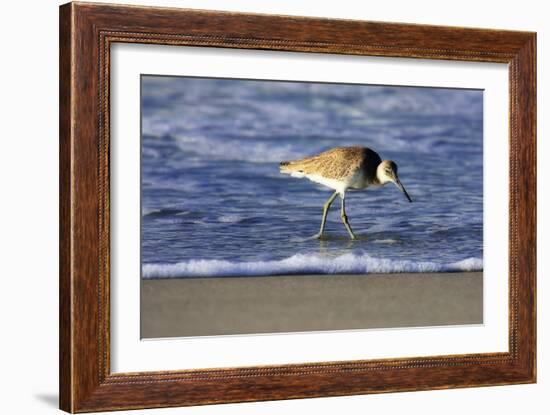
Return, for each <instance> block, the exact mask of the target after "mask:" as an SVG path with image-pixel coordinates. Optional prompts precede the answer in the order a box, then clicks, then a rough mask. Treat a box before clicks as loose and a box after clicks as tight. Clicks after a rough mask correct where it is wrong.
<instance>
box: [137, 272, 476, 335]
mask: <svg viewBox="0 0 550 415" xmlns="http://www.w3.org/2000/svg"><path fill="white" fill-rule="evenodd" d="M480 323H483V273H482V272H456V273H430V274H418V273H411V274H371V275H333V276H331V275H312V276H304V275H300V276H275V277H242V278H180V279H158V280H142V282H141V337H142V338H153V337H183V336H207V335H210V336H211V335H222V334H251V333H280V332H297V331H319V330H343V329H367V328H390V327H418V326H434V325H436V326H440V325H451V324H480Z"/></svg>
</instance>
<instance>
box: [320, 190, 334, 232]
mask: <svg viewBox="0 0 550 415" xmlns="http://www.w3.org/2000/svg"><path fill="white" fill-rule="evenodd" d="M336 196H338V192H334V194H333V195H332V196H331V197H330V198H329V199H328V200H327V202H326V203H325V206H323V219H322V220H321V229H319V233H318V234H316V235H315V238H317V239H319V238H321V236H323V232H324V231H325V223H326V222H327V214H328V210H329V209H330V205H332V202H334V199H336Z"/></svg>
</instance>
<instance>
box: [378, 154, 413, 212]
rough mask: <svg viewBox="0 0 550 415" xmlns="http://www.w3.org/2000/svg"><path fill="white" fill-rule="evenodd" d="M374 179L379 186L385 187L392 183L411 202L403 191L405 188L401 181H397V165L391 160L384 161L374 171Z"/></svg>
mask: <svg viewBox="0 0 550 415" xmlns="http://www.w3.org/2000/svg"><path fill="white" fill-rule="evenodd" d="M376 178H377V179H378V182H379V183H380V184H381V185H385V184H386V183H390V182H391V183H394V184H395V185H396V186H397V188H398V189H399V190H401V191H402V192H403V194H404V195H405V197H406V198H407V199H408V200H409V202H412V199H411V197H410V196H409V194H408V193H407V191H406V190H405V187H404V186H403V185H402V184H401V181H400V180H399V176H398V175H397V164H395V162H394V161H392V160H384V161H382V162H381V163H380V164H379V165H378V168H377V169H376Z"/></svg>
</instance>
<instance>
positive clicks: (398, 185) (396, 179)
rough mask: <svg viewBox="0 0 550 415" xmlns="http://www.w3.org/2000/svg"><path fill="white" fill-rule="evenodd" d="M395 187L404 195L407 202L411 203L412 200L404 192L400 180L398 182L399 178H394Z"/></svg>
mask: <svg viewBox="0 0 550 415" xmlns="http://www.w3.org/2000/svg"><path fill="white" fill-rule="evenodd" d="M394 183H395V185H396V186H397V187H398V188H399V190H401V191H402V192H403V194H404V195H405V197H406V198H407V199H408V200H409V202H411V203H412V199H411V197H410V196H409V194H408V193H407V191H406V190H405V186H403V185H402V184H401V180H399V177H396V178H395V182H394Z"/></svg>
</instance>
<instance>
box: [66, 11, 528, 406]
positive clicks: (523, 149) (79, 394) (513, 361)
mask: <svg viewBox="0 0 550 415" xmlns="http://www.w3.org/2000/svg"><path fill="white" fill-rule="evenodd" d="M117 42H123V43H142V44H162V45H187V46H208V47H217V48H237V49H264V50H279V51H300V52H308V53H331V54H348V55H370V56H382V57H406V58H423V59H445V60H461V61H479V62H500V63H507V64H508V65H509V87H510V89H509V91H510V95H509V99H510V101H509V105H510V118H509V122H510V137H509V144H510V154H509V163H510V188H509V202H510V219H509V220H510V222H509V226H510V232H509V255H510V265H509V266H510V268H509V288H510V289H509V352H506V353H483V354H467V355H452V356H435V357H422V358H395V359H383V360H364V361H344V362H318V363H314V362H307V363H303V364H288V365H282V366H263V367H235V368H229V369H200V368H197V369H193V370H185V371H177V370H174V371H166V372H145V373H111V371H110V320H109V317H110V316H109V312H110V311H109V301H110V291H109V282H110V278H109V264H110V251H109V249H110V248H109V230H110V222H109V200H110V195H109V169H110V166H109V121H110V119H109V91H110V90H109V87H110V85H109V69H110V66H109V65H110V64H109V62H110V46H111V45H112V44H113V43H117ZM59 93H60V309H59V312H60V407H61V409H63V410H65V411H68V412H90V411H105V410H119V409H137V408H153V407H171V406H183V405H200V404H209V403H223V402H244V401H261V400H272V399H290V398H306V397H318V396H341V395H354V394H366V393H379V392H397V391H412V390H426V389H444V388H458V387H472V386H489V385H506V384H517V383H532V382H535V379H536V316H535V298H536V296H535V285H536V281H535V273H536V210H535V209H536V107H535V105H536V34H535V33H528V32H514V31H502V30H485V29H466V28H457V27H439V26H426V25H411V24H394V23H378V22H366V21H350V20H329V19H318V18H302V17H288V16H270V15H255V14H238V13H227V12H212V11H196V10H183V9H169V8H156V7H154V8H152V7H132V6H119V5H116V6H115V5H106V4H86V3H69V4H66V5H63V6H61V8H60V90H59Z"/></svg>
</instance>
